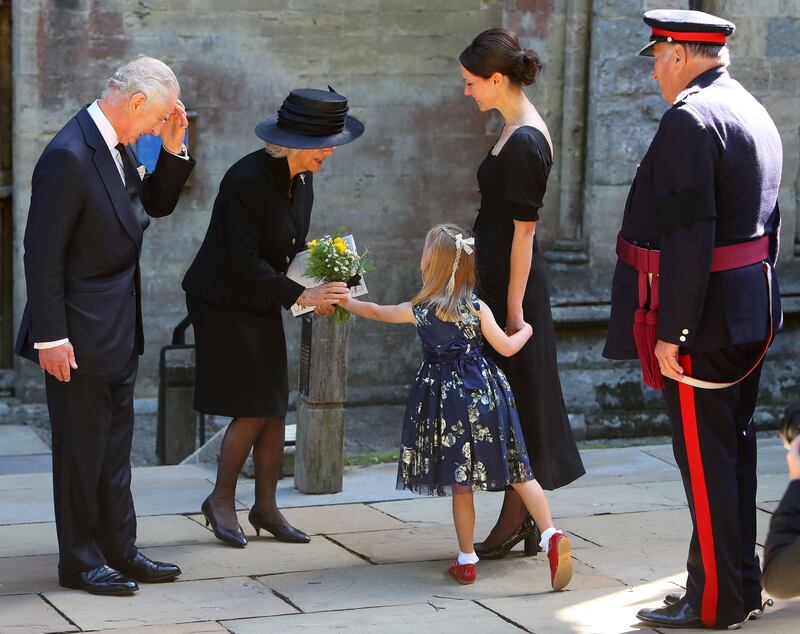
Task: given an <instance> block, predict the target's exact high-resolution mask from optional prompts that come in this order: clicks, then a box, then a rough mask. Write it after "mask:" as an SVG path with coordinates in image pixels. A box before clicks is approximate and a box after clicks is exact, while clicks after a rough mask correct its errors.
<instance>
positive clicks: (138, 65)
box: [103, 55, 181, 103]
mask: <svg viewBox="0 0 800 634" xmlns="http://www.w3.org/2000/svg"><path fill="white" fill-rule="evenodd" d="M173 91H174V92H175V94H177V95H180V92H181V87H180V84H178V78H177V77H175V73H173V72H172V69H171V68H170V67H169V66H167V65H166V64H165V63H164V62H162V61H160V60H157V59H155V58H153V57H146V56H144V55H140V56H139V57H137V58H136V59H135V60H133V61H132V62H128V63H127V64H125V65H123V66H120V67H119V68H118V69H117V70H116V71H115V72H114V74H113V75H111V77H109V78H108V80H107V81H106V89H105V91H103V97H104V98H109V99H112V100H115V101H121V100H123V99H129V98H130V97H132V96H133V95H135V94H136V93H142V94H143V95H144V96H145V97H147V100H148V101H151V102H155V103H163V102H164V101H166V100H167V97H168V96H169V94H170V92H173Z"/></svg>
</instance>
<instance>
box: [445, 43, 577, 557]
mask: <svg viewBox="0 0 800 634" xmlns="http://www.w3.org/2000/svg"><path fill="white" fill-rule="evenodd" d="M459 61H460V62H461V74H462V76H463V78H464V82H465V85H464V95H465V96H468V97H472V98H473V99H474V100H475V102H476V104H477V105H478V108H480V110H481V111H484V112H485V111H488V110H492V109H496V110H498V111H499V112H500V114H501V115H502V116H503V120H504V123H505V125H504V126H503V130H502V132H501V133H500V138H499V139H498V140H497V142H496V143H495V145H494V147H493V148H492V149H491V150H490V151H489V153H488V154H487V156H486V158H485V159H484V160H483V162H482V163H481V165H480V167H479V168H478V185H479V188H480V193H481V206H480V210H479V212H478V217H477V218H476V220H475V228H474V231H475V243H476V255H477V259H476V264H477V272H478V291H479V295H480V298H481V299H482V300H484V301H485V302H486V303H487V304H488V305H489V307H490V308H491V310H492V312H493V313H494V315H495V317H496V318H497V321H498V323H500V324H503V323H504V324H505V329H506V332H508V333H513V332H516V331H517V330H519V329H520V328H522V326H523V324H524V323H525V322H528V323H530V324H531V325H532V326H533V337H532V338H531V339H530V340H529V341H528V343H527V344H526V345H525V347H524V348H522V350H520V351H519V352H518V353H517V354H516V355H514V356H513V357H510V358H506V357H503V356H502V355H499V354H497V353H496V352H495V351H494V350H492V349H491V346H489V345H488V344H485V345H486V347H487V353H488V354H489V355H491V356H492V358H493V359H494V360H495V362H496V363H497V365H498V366H499V367H500V368H501V369H502V370H503V372H505V374H506V376H507V377H508V380H509V383H510V384H511V388H512V390H513V392H514V397H515V399H516V403H517V409H518V411H519V416H520V422H521V424H522V432H523V435H524V437H525V444H526V446H527V448H528V455H529V456H530V458H531V466H532V468H533V473H534V475H535V476H536V479H537V480H538V481H539V483H540V484H541V485H542V488H544V489H548V490H552V489H555V488H558V487H562V486H564V485H566V484H569V483H570V482H572V481H573V480H575V479H577V478H579V477H580V476H582V475H583V474H584V468H583V463H582V462H581V458H580V455H579V453H578V449H577V447H576V445H575V440H574V438H573V436H572V429H571V427H570V424H569V419H568V418H567V412H566V408H565V406H564V398H563V396H562V393H561V383H560V381H559V377H558V366H557V363H556V346H555V333H554V331H553V318H552V315H551V312H550V293H549V290H548V288H547V280H546V279H545V269H544V262H543V260H542V254H541V251H540V249H539V246H538V244H537V241H536V223H537V221H538V220H539V209H540V208H541V207H542V204H543V203H542V199H543V198H544V193H545V189H546V187H547V177H548V175H549V173H550V168H551V166H552V164H553V156H552V155H553V150H552V142H551V140H550V135H549V133H548V131H547V126H546V125H545V123H544V121H543V120H542V118H541V117H540V116H539V113H538V112H537V111H536V108H535V107H534V105H533V104H532V103H531V102H530V101H529V100H528V98H527V97H526V96H525V93H524V92H523V90H522V86H523V85H531V84H533V82H534V81H535V79H536V76H537V75H538V73H539V71H540V70H541V66H542V64H541V60H540V58H539V56H538V55H537V54H536V52H534V51H532V50H530V49H523V48H521V47H520V44H519V38H518V37H517V35H516V34H515V33H513V32H512V31H508V30H506V29H489V30H488V31H484V32H483V33H481V34H480V35H478V36H477V37H476V38H475V39H474V40H473V41H472V43H471V44H470V45H469V46H468V47H467V48H466V49H464V52H463V53H462V54H461V56H460V57H459ZM535 535H536V528H535V526H533V524H532V522H531V519H530V518H529V517H528V513H527V510H526V509H525V506H524V505H523V503H522V500H521V499H520V498H519V496H518V495H517V494H516V493H515V492H514V491H513V489H507V490H506V492H505V498H504V500H503V509H502V511H501V512H500V517H499V518H498V520H497V523H496V524H495V526H494V528H493V529H492V531H491V533H489V536H488V537H487V538H486V540H484V542H482V543H481V544H476V552H477V553H478V555H479V556H481V557H482V558H484V559H493V558H499V557H502V556H504V555H505V554H506V553H507V552H508V551H509V550H510V549H511V548H512V547H513V546H514V545H515V544H516V543H518V542H519V541H521V540H523V539H524V540H525V546H526V548H525V552H526V553H527V554H533V553H535V552H536V546H535V545H534V540H535V537H534V536H535Z"/></svg>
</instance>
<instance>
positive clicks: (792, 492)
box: [761, 480, 800, 599]
mask: <svg viewBox="0 0 800 634" xmlns="http://www.w3.org/2000/svg"><path fill="white" fill-rule="evenodd" d="M761 581H762V583H763V584H764V589H765V590H766V591H767V592H769V593H770V594H771V595H772V596H773V597H776V598H778V599H788V598H790V597H796V596H800V480H795V481H793V482H791V483H789V488H788V489H786V493H784V495H783V499H782V500H781V503H780V504H779V505H778V508H777V509H776V510H775V513H773V514H772V520H771V521H770V524H769V533H768V534H767V542H766V544H764V572H763V574H762V577H761Z"/></svg>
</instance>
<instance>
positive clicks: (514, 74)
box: [509, 48, 542, 86]
mask: <svg viewBox="0 0 800 634" xmlns="http://www.w3.org/2000/svg"><path fill="white" fill-rule="evenodd" d="M517 58H518V59H517V65H516V66H515V67H514V69H513V70H512V71H511V74H510V75H509V77H511V80H512V81H514V82H517V83H520V84H523V85H525V86H530V85H531V84H532V83H533V82H535V81H536V77H538V75H539V73H540V72H541V70H542V58H541V57H539V54H538V53H537V52H536V51H534V50H531V49H529V48H526V49H523V50H521V51H520V52H519V55H518V56H517Z"/></svg>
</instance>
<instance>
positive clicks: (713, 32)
mask: <svg viewBox="0 0 800 634" xmlns="http://www.w3.org/2000/svg"><path fill="white" fill-rule="evenodd" d="M642 19H643V20H644V23H645V24H647V26H649V27H650V28H651V29H652V33H651V35H650V41H649V42H648V43H647V45H645V47H644V48H643V49H642V50H641V51H639V55H645V56H647V57H652V56H653V47H654V46H655V45H656V44H658V42H678V43H687V42H694V43H697V44H716V45H718V46H724V45H725V44H726V42H727V38H728V36H730V35H732V34H733V32H734V31H735V30H736V25H735V24H734V23H733V22H729V21H728V20H723V19H722V18H718V17H717V16H715V15H711V14H710V13H704V12H702V11H688V10H678V9H655V10H653V11H648V12H647V13H645V14H644V17H643V18H642Z"/></svg>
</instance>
